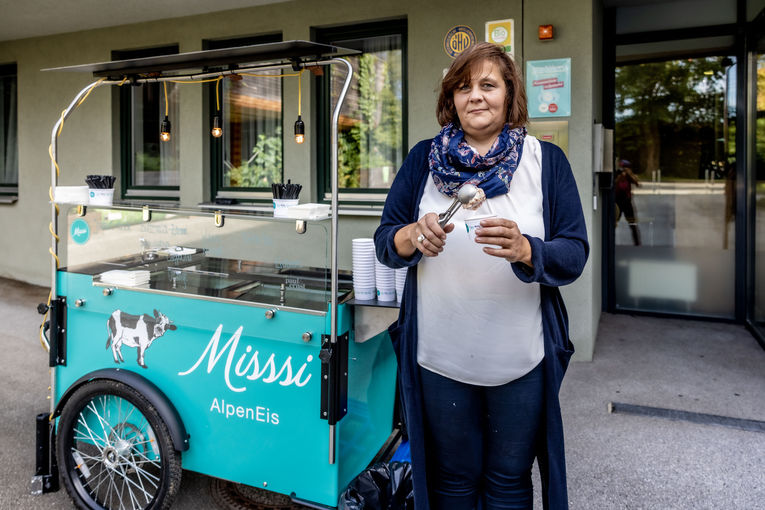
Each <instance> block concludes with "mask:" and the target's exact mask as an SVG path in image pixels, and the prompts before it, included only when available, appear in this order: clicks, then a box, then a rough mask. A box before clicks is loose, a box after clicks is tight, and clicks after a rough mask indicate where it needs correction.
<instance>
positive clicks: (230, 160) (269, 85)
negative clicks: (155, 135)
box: [203, 34, 283, 200]
mask: <svg viewBox="0 0 765 510" xmlns="http://www.w3.org/2000/svg"><path fill="white" fill-rule="evenodd" d="M281 40H282V36H281V34H269V35H258V36H252V37H240V38H236V39H224V40H208V41H205V42H204V45H203V47H204V48H205V49H209V50H211V49H220V48H231V47H235V46H248V45H252V44H265V43H273V42H281ZM247 74H258V75H266V76H268V75H271V76H278V75H279V74H281V71H279V70H274V71H258V72H257V73H256V72H254V71H253V72H250V73H247ZM239 78H241V79H239ZM208 89H209V91H210V119H211V120H210V122H209V126H210V128H212V126H213V120H212V119H214V118H215V116H216V115H217V116H219V117H220V122H221V127H222V128H223V135H222V136H221V137H220V138H213V137H211V138H210V139H211V144H210V157H211V164H210V168H211V170H212V171H211V176H212V192H213V198H216V199H226V198H237V199H248V198H249V199H256V198H268V199H269V200H270V198H271V184H272V183H274V182H281V181H282V175H283V164H282V161H283V158H282V155H283V147H282V122H283V118H282V80H281V79H280V78H276V77H274V78H268V77H263V76H240V77H237V78H235V79H232V78H224V79H223V80H221V81H220V83H219V84H218V90H217V92H218V94H219V96H218V97H217V98H216V84H215V83H211V84H209V85H208ZM219 107H220V110H218V108H219Z"/></svg>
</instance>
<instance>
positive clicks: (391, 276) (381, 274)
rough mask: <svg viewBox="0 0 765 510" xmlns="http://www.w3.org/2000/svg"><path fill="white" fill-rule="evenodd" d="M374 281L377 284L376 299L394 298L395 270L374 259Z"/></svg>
mask: <svg viewBox="0 0 765 510" xmlns="http://www.w3.org/2000/svg"><path fill="white" fill-rule="evenodd" d="M375 283H376V286H377V300H378V301H395V300H396V278H395V272H394V271H393V269H391V268H390V267H388V266H385V265H383V264H380V262H379V261H375Z"/></svg>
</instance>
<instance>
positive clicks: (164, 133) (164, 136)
mask: <svg viewBox="0 0 765 510" xmlns="http://www.w3.org/2000/svg"><path fill="white" fill-rule="evenodd" d="M159 139H160V140H162V141H163V142H169V141H170V119H168V118H167V115H165V118H164V119H162V124H161V126H160V128H159Z"/></svg>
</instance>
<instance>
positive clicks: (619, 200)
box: [614, 159, 641, 246]
mask: <svg viewBox="0 0 765 510" xmlns="http://www.w3.org/2000/svg"><path fill="white" fill-rule="evenodd" d="M633 184H634V185H635V186H640V182H639V181H638V178H637V176H636V175H635V174H634V173H632V163H630V162H629V161H627V160H626V159H622V160H621V161H619V169H618V171H617V173H616V178H615V179H614V200H615V201H616V220H615V221H614V227H616V224H617V223H619V220H620V219H621V217H622V213H623V214H624V218H625V219H626V220H627V224H628V225H629V226H630V231H631V232H632V242H633V244H634V245H635V246H640V244H641V243H640V229H639V228H638V220H637V213H636V210H635V204H634V203H633V202H632V186H633Z"/></svg>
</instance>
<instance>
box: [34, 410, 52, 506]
mask: <svg viewBox="0 0 765 510" xmlns="http://www.w3.org/2000/svg"><path fill="white" fill-rule="evenodd" d="M55 437H56V427H55V426H54V422H53V421H51V420H50V414H48V413H40V414H38V415H37V417H36V418H35V438H36V448H35V475H34V476H33V477H32V494H33V495H35V496H39V495H41V494H47V493H49V492H56V491H57V490H58V489H59V485H58V465H57V464H56V456H55V455H54V454H53V452H54V451H55V448H54V447H53V441H54V440H55Z"/></svg>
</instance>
